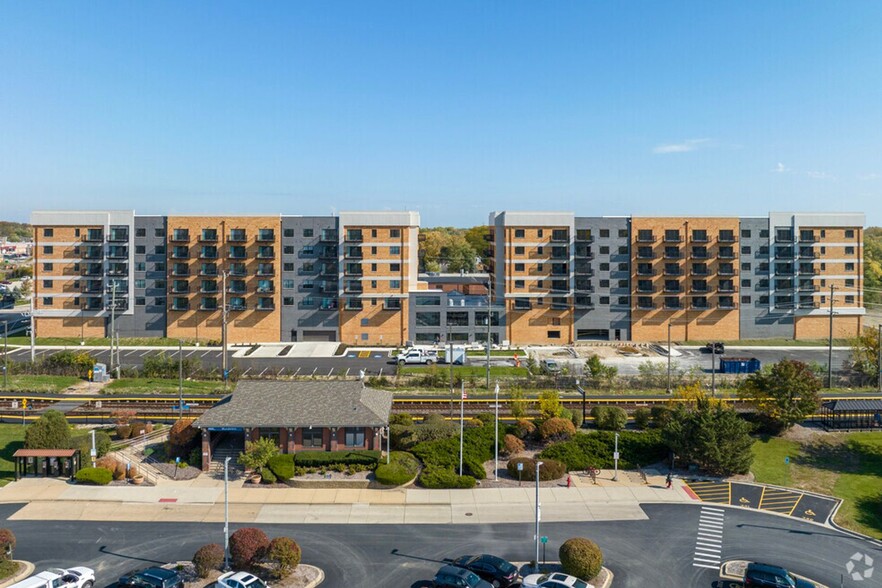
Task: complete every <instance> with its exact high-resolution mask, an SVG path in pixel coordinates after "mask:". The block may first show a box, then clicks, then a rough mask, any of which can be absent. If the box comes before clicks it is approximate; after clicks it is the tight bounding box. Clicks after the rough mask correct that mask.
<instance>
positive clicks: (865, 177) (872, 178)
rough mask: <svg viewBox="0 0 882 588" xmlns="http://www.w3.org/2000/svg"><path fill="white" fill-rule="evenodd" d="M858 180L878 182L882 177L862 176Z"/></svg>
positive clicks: (874, 175)
mask: <svg viewBox="0 0 882 588" xmlns="http://www.w3.org/2000/svg"><path fill="white" fill-rule="evenodd" d="M857 178H858V179H859V180H863V181H865V182H868V181H871V180H878V179H879V178H882V175H879V174H860V175H859V176H858V177H857Z"/></svg>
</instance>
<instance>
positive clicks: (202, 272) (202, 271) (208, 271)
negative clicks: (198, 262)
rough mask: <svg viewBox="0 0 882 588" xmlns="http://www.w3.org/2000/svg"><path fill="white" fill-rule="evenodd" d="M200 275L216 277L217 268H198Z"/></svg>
mask: <svg viewBox="0 0 882 588" xmlns="http://www.w3.org/2000/svg"><path fill="white" fill-rule="evenodd" d="M199 275H200V276H205V277H217V268H210V267H203V268H202V269H200V270H199Z"/></svg>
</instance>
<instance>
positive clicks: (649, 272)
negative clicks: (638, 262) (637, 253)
mask: <svg viewBox="0 0 882 588" xmlns="http://www.w3.org/2000/svg"><path fill="white" fill-rule="evenodd" d="M637 275H638V276H657V275H658V272H657V271H656V270H654V269H652V268H639V267H638V268H637Z"/></svg>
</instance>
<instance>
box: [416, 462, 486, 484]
mask: <svg viewBox="0 0 882 588" xmlns="http://www.w3.org/2000/svg"><path fill="white" fill-rule="evenodd" d="M419 482H420V485H421V486H423V487H424V488H435V489H444V488H465V489H468V488H474V487H475V479H474V478H473V477H472V476H459V475H457V474H456V472H454V471H453V470H452V469H450V468H444V467H439V466H426V467H425V468H423V471H422V473H421V474H420V479H419Z"/></svg>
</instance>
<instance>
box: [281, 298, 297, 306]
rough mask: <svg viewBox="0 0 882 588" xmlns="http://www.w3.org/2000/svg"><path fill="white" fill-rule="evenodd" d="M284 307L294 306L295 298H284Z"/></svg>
mask: <svg viewBox="0 0 882 588" xmlns="http://www.w3.org/2000/svg"><path fill="white" fill-rule="evenodd" d="M282 305H284V306H294V297H293V296H285V297H284V298H282Z"/></svg>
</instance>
